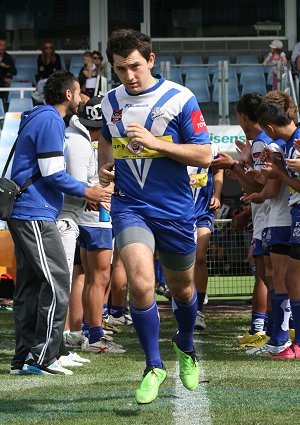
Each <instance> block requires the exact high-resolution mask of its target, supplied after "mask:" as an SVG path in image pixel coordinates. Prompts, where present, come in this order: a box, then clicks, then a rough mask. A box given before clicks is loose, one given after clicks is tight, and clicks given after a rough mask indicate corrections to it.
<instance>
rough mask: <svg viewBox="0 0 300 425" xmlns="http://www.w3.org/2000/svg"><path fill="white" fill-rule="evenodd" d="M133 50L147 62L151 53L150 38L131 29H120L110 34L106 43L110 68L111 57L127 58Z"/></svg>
mask: <svg viewBox="0 0 300 425" xmlns="http://www.w3.org/2000/svg"><path fill="white" fill-rule="evenodd" d="M134 50H137V51H138V52H139V53H140V54H141V55H142V56H143V57H144V58H145V59H146V61H148V60H149V58H150V53H151V39H150V37H149V36H148V35H146V34H143V33H141V32H139V31H136V30H133V29H120V30H116V31H113V32H112V33H111V35H110V37H109V39H108V42H107V49H106V54H107V58H108V61H109V63H110V64H111V65H112V66H113V55H119V56H122V57H123V58H127V56H129V55H130V54H131V53H132V52H133V51H134Z"/></svg>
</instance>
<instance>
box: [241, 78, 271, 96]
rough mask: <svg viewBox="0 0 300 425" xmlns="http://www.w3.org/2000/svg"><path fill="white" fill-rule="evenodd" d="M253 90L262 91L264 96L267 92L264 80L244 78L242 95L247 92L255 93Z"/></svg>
mask: <svg viewBox="0 0 300 425" xmlns="http://www.w3.org/2000/svg"><path fill="white" fill-rule="evenodd" d="M253 92H257V93H260V94H262V95H263V96H264V95H265V94H266V93H267V88H266V83H265V82H263V81H257V80H252V79H251V80H244V81H243V87H242V93H241V96H243V95H244V94H246V93H253Z"/></svg>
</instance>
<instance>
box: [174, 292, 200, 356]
mask: <svg viewBox="0 0 300 425" xmlns="http://www.w3.org/2000/svg"><path fill="white" fill-rule="evenodd" d="M197 306H198V303H197V292H196V291H195V292H194V295H193V298H192V299H191V301H190V302H189V303H188V304H182V303H180V302H179V301H177V300H175V298H172V309H173V312H174V315H175V318H176V321H177V324H178V334H177V343H178V348H180V350H182V351H193V348H194V345H193V334H194V327H195V320H196V316H197Z"/></svg>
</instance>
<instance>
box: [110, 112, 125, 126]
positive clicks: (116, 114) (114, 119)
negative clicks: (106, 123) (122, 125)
mask: <svg viewBox="0 0 300 425" xmlns="http://www.w3.org/2000/svg"><path fill="white" fill-rule="evenodd" d="M122 112H123V108H122V109H120V110H119V111H116V110H115V109H114V110H113V113H112V116H111V122H112V123H113V124H118V122H120V121H121V120H122Z"/></svg>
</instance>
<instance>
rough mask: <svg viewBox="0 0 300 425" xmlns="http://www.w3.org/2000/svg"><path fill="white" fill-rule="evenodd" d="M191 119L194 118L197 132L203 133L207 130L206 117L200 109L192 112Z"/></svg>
mask: <svg viewBox="0 0 300 425" xmlns="http://www.w3.org/2000/svg"><path fill="white" fill-rule="evenodd" d="M191 120H192V124H193V128H194V133H195V134H197V133H202V132H203V131H207V128H206V124H205V121H204V117H203V115H202V112H201V111H200V109H198V110H197V111H193V112H192V113H191Z"/></svg>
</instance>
